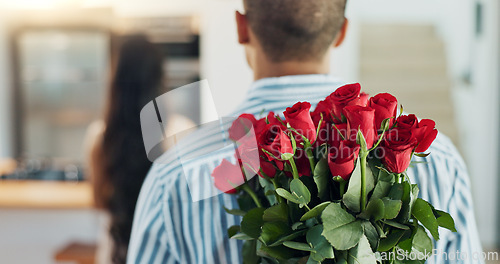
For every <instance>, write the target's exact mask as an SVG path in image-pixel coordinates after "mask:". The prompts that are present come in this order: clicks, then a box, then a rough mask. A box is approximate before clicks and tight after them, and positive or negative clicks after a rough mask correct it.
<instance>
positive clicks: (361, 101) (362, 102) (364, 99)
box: [357, 92, 370, 106]
mask: <svg viewBox="0 0 500 264" xmlns="http://www.w3.org/2000/svg"><path fill="white" fill-rule="evenodd" d="M368 100H370V95H369V94H367V93H365V92H362V93H361V94H360V95H359V102H358V103H357V105H360V106H367V105H368Z"/></svg>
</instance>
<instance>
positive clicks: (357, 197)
mask: <svg viewBox="0 0 500 264" xmlns="http://www.w3.org/2000/svg"><path fill="white" fill-rule="evenodd" d="M374 184H375V183H374V179H373V174H372V171H371V169H370V166H366V193H369V192H370V191H371V190H373V187H374ZM342 201H343V202H344V204H345V206H347V208H349V209H350V210H351V211H354V212H356V213H357V212H359V211H360V210H361V208H360V204H361V166H360V159H358V160H357V162H356V168H355V169H354V171H353V173H352V176H351V178H350V179H349V187H348V188H347V192H346V193H345V194H344V197H343V199H342Z"/></svg>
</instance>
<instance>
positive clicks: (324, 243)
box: [212, 84, 456, 264]
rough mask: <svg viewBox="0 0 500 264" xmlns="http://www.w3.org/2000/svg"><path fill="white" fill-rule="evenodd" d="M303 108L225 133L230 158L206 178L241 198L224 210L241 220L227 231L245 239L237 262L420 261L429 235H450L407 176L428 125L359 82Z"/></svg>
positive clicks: (430, 132) (443, 218)
mask: <svg viewBox="0 0 500 264" xmlns="http://www.w3.org/2000/svg"><path fill="white" fill-rule="evenodd" d="M310 108H311V104H310V103H307V102H299V103H297V104H295V105H293V106H292V107H289V108H287V109H286V111H285V112H284V113H283V116H284V118H282V117H280V116H279V115H275V114H274V113H272V112H271V113H269V114H268V115H267V116H266V117H264V118H261V119H259V120H257V119H256V118H255V117H254V116H253V115H250V114H243V115H241V116H240V117H238V118H237V119H236V120H235V121H234V122H233V123H232V126H231V128H230V129H229V136H230V138H231V139H232V140H233V141H235V146H236V148H235V149H236V151H235V159H234V160H235V163H231V162H230V161H228V160H223V162H222V163H221V164H220V165H219V166H218V167H217V168H216V169H215V170H214V171H213V173H212V176H213V179H214V183H215V186H216V187H217V188H218V189H220V190H222V191H223V192H226V193H231V194H235V195H237V196H238V204H239V208H232V209H228V208H226V211H227V212H228V213H230V214H236V215H240V216H242V217H243V218H242V220H241V223H240V225H238V226H232V227H231V228H229V230H228V234H229V236H230V237H231V238H233V239H241V240H245V243H244V246H243V249H242V251H243V252H242V254H243V260H244V263H362V264H370V263H424V262H425V260H426V259H427V258H428V257H429V255H430V254H431V252H432V240H431V238H430V237H429V236H428V233H430V235H431V236H432V237H433V238H434V239H435V240H438V239H439V233H438V227H444V228H447V229H450V230H452V231H456V230H455V227H454V221H453V219H452V217H451V216H450V215H449V214H448V213H445V212H443V211H439V210H436V209H435V208H434V207H433V206H432V205H431V204H429V203H428V202H426V201H424V200H422V199H420V198H418V192H419V189H418V186H417V185H416V184H411V182H410V179H409V177H408V176H407V174H406V170H407V168H408V167H409V165H410V163H411V160H412V156H413V155H416V156H422V157H425V156H426V155H428V154H423V153H424V152H425V151H426V150H427V149H428V148H429V146H430V145H431V143H432V142H433V141H434V139H435V138H436V136H437V130H436V129H435V123H434V121H432V120H428V119H423V120H420V121H419V120H418V119H417V118H416V116H415V115H403V114H402V112H403V111H402V108H401V110H400V111H399V112H400V113H399V115H398V102H397V100H396V98H395V97H394V96H392V95H390V94H387V93H382V94H378V95H376V96H373V97H371V98H370V97H369V96H368V95H367V94H365V93H361V86H360V85H359V84H350V85H346V86H343V87H341V88H339V89H337V90H336V91H335V92H333V93H332V94H331V95H330V96H328V97H327V98H326V99H325V100H323V101H321V102H319V103H318V105H317V106H316V109H314V111H312V112H311V111H310ZM255 175H258V176H259V177H254V176H255ZM426 230H427V231H426ZM402 259H403V260H402Z"/></svg>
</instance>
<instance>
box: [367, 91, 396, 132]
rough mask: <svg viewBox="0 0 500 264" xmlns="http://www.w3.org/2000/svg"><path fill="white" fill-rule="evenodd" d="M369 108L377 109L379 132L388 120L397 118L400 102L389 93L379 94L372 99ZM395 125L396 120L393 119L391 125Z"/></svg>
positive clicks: (376, 122) (376, 116)
mask: <svg viewBox="0 0 500 264" xmlns="http://www.w3.org/2000/svg"><path fill="white" fill-rule="evenodd" d="M369 106H370V107H371V108H373V109H375V128H376V129H377V130H378V129H380V126H381V124H382V121H384V120H385V119H387V118H391V117H396V113H397V109H398V100H397V99H396V97H394V96H392V95H391V94H388V93H381V94H377V95H375V96H374V97H372V98H370V103H369ZM392 124H394V119H391V121H390V125H391V126H392Z"/></svg>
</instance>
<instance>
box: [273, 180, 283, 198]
mask: <svg viewBox="0 0 500 264" xmlns="http://www.w3.org/2000/svg"><path fill="white" fill-rule="evenodd" d="M271 182H272V183H273V185H274V190H276V189H278V188H279V186H278V183H277V182H276V178H271ZM274 195H276V199H278V203H283V202H284V201H283V197H281V196H279V195H278V193H277V192H274Z"/></svg>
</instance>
